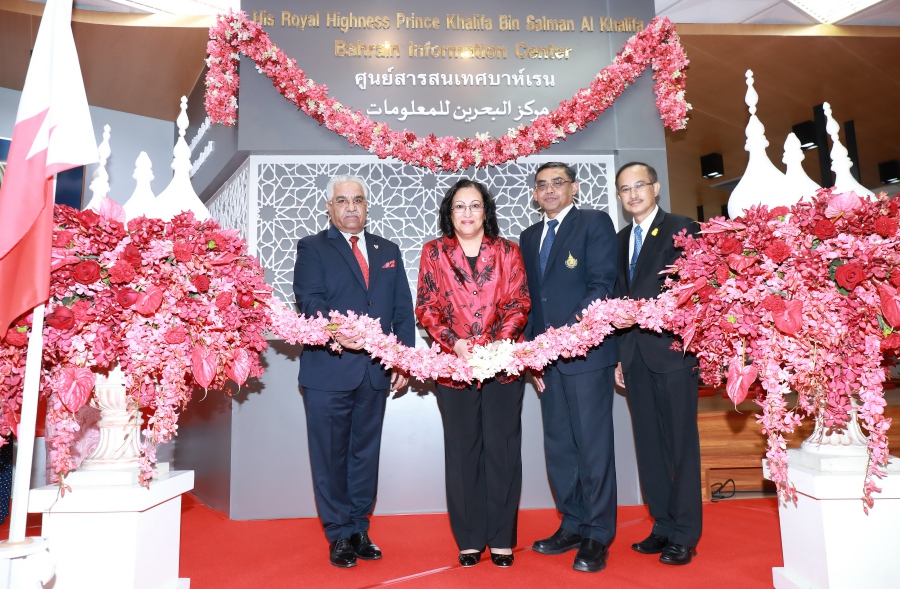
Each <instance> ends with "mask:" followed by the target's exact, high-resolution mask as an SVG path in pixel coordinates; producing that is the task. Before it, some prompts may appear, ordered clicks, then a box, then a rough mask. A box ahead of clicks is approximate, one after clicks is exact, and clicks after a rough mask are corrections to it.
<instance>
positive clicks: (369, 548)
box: [350, 532, 381, 560]
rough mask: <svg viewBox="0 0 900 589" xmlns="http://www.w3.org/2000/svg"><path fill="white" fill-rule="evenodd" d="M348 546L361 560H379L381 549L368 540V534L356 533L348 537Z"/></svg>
mask: <svg viewBox="0 0 900 589" xmlns="http://www.w3.org/2000/svg"><path fill="white" fill-rule="evenodd" d="M350 545H351V546H353V552H355V553H356V556H358V557H359V558H361V559H363V560H378V559H379V558H381V548H379V547H378V546H376V545H375V543H374V542H372V540H371V538H369V533H368V532H357V533H355V534H353V535H351V536H350Z"/></svg>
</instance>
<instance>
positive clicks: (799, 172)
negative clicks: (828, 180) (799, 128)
mask: <svg viewBox="0 0 900 589" xmlns="http://www.w3.org/2000/svg"><path fill="white" fill-rule="evenodd" d="M804 157H805V156H804V155H803V149H802V148H801V147H800V140H799V139H797V136H796V135H794V134H793V133H789V134H788V136H787V139H785V141H784V157H783V158H781V161H782V162H784V164H785V165H786V166H787V173H786V174H785V178H786V179H787V183H788V189H789V190H790V192H791V195H792V196H793V199H794V202H800V201H804V200H805V201H811V200H812V197H813V196H815V194H816V192H817V191H818V190H819V189H820V188H821V186H819V185H818V184H816V183H815V182H813V180H812V178H810V177H809V176H808V175H807V174H806V170H804V169H803V164H802V163H801V162H802V161H803V159H804Z"/></svg>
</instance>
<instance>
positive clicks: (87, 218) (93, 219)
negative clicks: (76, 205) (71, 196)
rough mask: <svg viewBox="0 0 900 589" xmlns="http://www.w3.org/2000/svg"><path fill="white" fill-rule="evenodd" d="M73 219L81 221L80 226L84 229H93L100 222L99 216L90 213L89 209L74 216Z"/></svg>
mask: <svg viewBox="0 0 900 589" xmlns="http://www.w3.org/2000/svg"><path fill="white" fill-rule="evenodd" d="M75 218H76V219H78V220H79V221H81V224H82V225H84V226H85V227H93V226H95V225H97V224H98V223H99V222H100V215H98V214H97V213H95V212H94V211H92V210H91V209H85V210H83V211H81V212H79V213H78V214H77V215H75Z"/></svg>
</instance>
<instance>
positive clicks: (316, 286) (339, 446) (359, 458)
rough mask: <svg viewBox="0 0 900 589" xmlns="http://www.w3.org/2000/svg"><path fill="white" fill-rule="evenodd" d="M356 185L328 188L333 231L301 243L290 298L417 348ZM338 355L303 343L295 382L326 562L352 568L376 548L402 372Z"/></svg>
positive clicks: (393, 270)
mask: <svg viewBox="0 0 900 589" xmlns="http://www.w3.org/2000/svg"><path fill="white" fill-rule="evenodd" d="M367 192H368V190H367V188H366V185H365V182H364V180H363V179H362V178H358V177H354V176H336V177H334V178H332V179H331V181H330V182H329V183H328V186H327V188H326V193H325V194H326V198H327V199H328V201H327V203H326V206H327V207H328V212H329V214H330V215H331V222H332V225H331V226H330V227H329V228H328V229H326V230H325V231H322V232H320V233H317V234H315V235H310V236H308V237H304V238H303V239H301V240H300V241H299V242H298V243H297V262H296V265H295V266H294V296H295V297H296V300H297V305H298V307H299V309H300V312H301V313H303V314H304V315H306V316H307V317H314V316H315V315H316V313H321V314H322V315H323V316H326V317H327V316H328V313H329V312H330V311H332V310H334V311H339V312H341V313H346V312H347V311H354V312H356V313H358V314H366V315H369V316H370V317H374V318H378V319H380V320H381V328H382V330H383V331H384V333H394V334H395V335H396V336H397V339H399V340H400V343H402V344H404V345H407V346H414V345H415V317H414V315H413V305H412V295H411V293H410V289H409V283H408V282H407V280H406V272H405V271H404V270H403V258H402V257H401V255H400V249H399V248H398V247H397V246H396V245H395V244H394V243H392V242H390V241H388V240H387V239H384V238H383V237H379V236H377V235H373V234H372V233H369V232H367V231H365V230H364V229H365V225H366V207H367V202H366V194H367ZM335 339H336V340H337V341H338V343H340V344H341V346H343V348H344V349H343V352H342V353H341V352H335V351H333V350H331V349H330V347H329V346H306V347H305V348H304V350H303V352H302V353H301V355H300V377H299V381H300V385H301V386H302V387H303V402H304V406H305V408H306V430H307V434H308V438H309V458H310V466H311V468H312V475H313V486H314V490H315V497H316V507H317V509H318V511H319V517H320V518H321V520H322V525H323V526H324V527H325V536H326V537H327V538H328V541H329V542H330V549H329V559H330V561H331V564H333V565H335V566H338V567H352V566H355V565H356V559H357V558H361V559H364V560H376V559H379V558H381V550H380V549H379V548H378V546H376V545H375V544H374V543H373V542H372V540H371V539H370V538H369V534H368V530H369V520H368V517H367V516H368V515H369V514H370V513H371V511H372V509H373V508H374V506H375V493H376V490H377V486H378V455H379V451H380V448H381V425H382V421H383V420H384V409H385V402H386V398H387V391H388V388H389V387H390V389H391V390H396V389H400V388H402V387H404V386H405V385H406V382H407V375H405V374H403V373H401V372H399V371H397V370H394V371H392V372H391V373H389V372H388V371H387V370H385V369H384V368H382V366H381V365H380V363H379V362H378V361H377V360H374V359H372V358H371V357H370V356H368V355H367V354H366V353H365V352H364V351H362V350H361V348H362V346H363V342H362V340H355V339H353V338H351V337H349V336H346V335H340V334H338V335H335Z"/></svg>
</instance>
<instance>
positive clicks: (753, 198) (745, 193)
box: [728, 70, 793, 219]
mask: <svg viewBox="0 0 900 589" xmlns="http://www.w3.org/2000/svg"><path fill="white" fill-rule="evenodd" d="M746 76H747V94H746V96H745V98H744V101H745V102H746V103H747V106H748V107H749V110H750V122H748V123H747V129H746V131H745V134H746V136H747V141H746V143H744V149H745V150H747V151H748V152H749V153H750V161H749V162H747V170H746V171H745V172H744V175H743V177H742V178H741V181H740V182H738V185H737V186H735V187H734V190H733V191H732V192H731V197H730V198H729V199H728V216H729V217H731V218H732V219H734V218H735V217H739V216H741V215H743V214H744V211H745V210H746V209H749V208H750V207H751V206H753V205H761V204H764V205H768V206H769V208H770V209H771V208H775V207H777V206H781V205H785V206H791V205H792V204H793V203H792V202H791V198H790V194H789V191H788V187H787V181H786V179H785V176H784V174H782V173H781V171H780V170H779V169H778V168H776V167H775V165H774V164H773V163H772V161H771V160H770V159H769V156H768V155H767V154H766V147H768V146H769V141H768V140H767V139H766V129H765V127H763V124H762V121H760V120H759V117H757V116H756V103H757V102H758V101H759V95H758V94H757V93H756V89H755V88H754V87H753V72H752V71H751V70H747V74H746Z"/></svg>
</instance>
